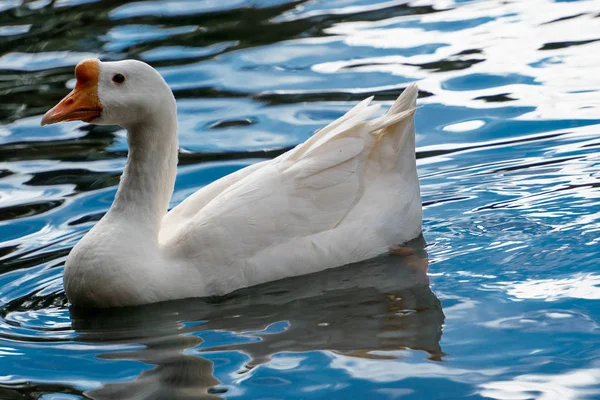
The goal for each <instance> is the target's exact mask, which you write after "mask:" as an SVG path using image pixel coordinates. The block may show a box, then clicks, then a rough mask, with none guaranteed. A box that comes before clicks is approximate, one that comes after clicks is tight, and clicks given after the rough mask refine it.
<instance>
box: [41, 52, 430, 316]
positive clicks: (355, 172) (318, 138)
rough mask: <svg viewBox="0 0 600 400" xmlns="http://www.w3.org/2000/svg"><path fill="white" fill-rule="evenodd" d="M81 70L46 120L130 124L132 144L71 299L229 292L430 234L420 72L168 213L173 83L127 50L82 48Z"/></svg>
mask: <svg viewBox="0 0 600 400" xmlns="http://www.w3.org/2000/svg"><path fill="white" fill-rule="evenodd" d="M117 75H120V76H117ZM76 77H77V85H76V87H75V89H74V90H73V92H71V94H69V95H68V96H67V97H66V98H65V99H63V100H62V101H61V102H60V103H59V104H58V105H57V106H56V107H54V108H53V109H52V110H50V111H48V113H46V115H45V116H44V119H43V120H42V123H43V124H45V123H55V122H60V121H65V120H74V119H81V120H84V121H88V122H93V123H96V124H111V125H112V124H115V125H121V126H123V127H124V128H126V129H127V130H128V135H127V137H128V144H129V155H128V161H127V165H126V167H125V170H124V172H123V176H122V178H121V183H120V185H119V189H118V191H117V194H116V197H115V200H114V203H113V205H112V206H111V208H110V210H109V211H108V212H107V214H106V215H105V216H104V217H103V218H102V219H101V220H100V221H99V222H98V223H97V224H96V226H94V227H93V228H92V229H91V230H90V231H89V232H88V233H87V234H86V235H85V236H84V237H83V239H82V240H80V241H79V243H78V244H77V245H76V246H75V247H74V248H73V250H72V251H71V253H70V254H69V256H68V259H67V263H66V266H65V271H64V284H65V291H66V293H67V296H68V298H69V300H70V301H71V302H72V303H73V304H75V305H80V306H93V307H112V306H126V305H137V304H144V303H152V302H159V301H165V300H173V299H179V298H185V297H202V296H212V295H223V294H226V293H229V292H232V291H234V290H236V289H239V288H242V287H247V286H253V285H257V284H260V283H264V282H268V281H272V280H276V279H281V278H286V277H290V276H297V275H301V274H307V273H312V272H317V271H320V270H323V269H326V268H331V267H336V266H341V265H345V264H348V263H352V262H357V261H361V260H366V259H369V258H372V257H375V256H377V255H380V254H383V253H386V252H388V251H390V249H392V248H394V247H396V246H398V245H400V244H402V243H404V242H407V241H409V240H411V239H413V238H415V237H417V236H418V235H419V234H420V233H421V218H422V207H421V199H420V191H419V183H418V177H417V171H416V161H415V132H414V113H415V105H416V98H417V88H416V86H415V85H411V86H409V87H408V88H407V89H406V90H404V92H403V93H402V95H401V96H400V97H399V98H398V100H396V102H395V103H394V104H393V105H392V106H391V108H390V109H389V110H388V111H387V113H386V114H385V115H383V116H380V117H375V118H374V116H375V114H376V113H377V110H378V106H377V105H370V102H371V99H372V98H369V99H366V100H364V101H363V102H361V103H360V104H358V105H357V106H356V107H354V108H353V109H352V110H350V111H349V112H348V113H347V114H345V115H344V116H342V117H341V118H339V119H338V120H336V121H334V122H332V123H331V124H329V125H328V126H327V127H325V128H323V129H321V130H319V131H318V132H317V133H315V134H314V135H313V136H312V137H311V138H310V139H308V140H307V141H306V142H304V143H301V144H299V145H298V146H296V147H295V148H293V149H292V150H290V151H288V152H286V153H284V154H282V155H280V156H279V157H277V158H275V159H272V160H268V161H263V162H259V163H257V164H254V165H251V166H249V167H246V168H243V169H241V170H239V171H237V172H235V173H233V174H231V175H228V176H225V177H224V178H222V179H219V180H217V181H215V182H213V183H211V184H210V185H208V186H206V187H204V188H202V189H200V190H199V191H197V192H196V193H194V194H193V195H191V196H190V197H189V198H187V199H186V200H184V201H183V202H182V203H181V204H179V205H178V206H177V207H175V208H174V209H172V210H171V211H169V212H167V208H168V204H169V200H170V197H171V194H172V192H173V186H174V182H175V175H176V172H177V149H178V142H177V119H176V105H175V100H174V98H173V94H172V92H171V90H170V89H169V87H168V85H167V84H166V83H165V82H164V80H163V79H162V77H161V76H160V75H159V74H158V72H156V71H155V70H154V69H152V68H151V67H150V66H148V65H146V64H144V63H142V62H139V61H132V60H127V61H119V62H100V61H98V60H86V61H83V62H81V63H80V64H78V66H77V68H76ZM121 77H123V78H124V80H123V82H120V81H121Z"/></svg>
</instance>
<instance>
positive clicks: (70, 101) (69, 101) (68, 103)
mask: <svg viewBox="0 0 600 400" xmlns="http://www.w3.org/2000/svg"><path fill="white" fill-rule="evenodd" d="M73 102H74V100H73V99H69V100H67V102H66V104H67V105H69V106H70V105H71V104H73Z"/></svg>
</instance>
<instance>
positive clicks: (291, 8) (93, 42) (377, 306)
mask: <svg viewBox="0 0 600 400" xmlns="http://www.w3.org/2000/svg"><path fill="white" fill-rule="evenodd" d="M86 57H100V58H101V59H103V60H118V59H124V58H136V59H140V60H144V61H146V62H149V63H151V64H152V65H153V66H155V67H156V68H157V69H158V70H159V71H160V72H161V73H162V74H163V76H164V77H165V79H166V80H167V82H168V83H169V85H170V86H171V87H172V88H173V90H174V92H175V95H176V97H177V100H178V118H179V122H180V141H181V153H180V166H179V175H178V179H177V183H176V192H175V195H174V196H173V200H172V205H176V204H178V203H179V202H180V201H181V200H182V199H184V198H185V197H187V196H188V195H189V194H191V193H193V192H194V191H195V190H197V189H198V188H200V187H202V186H204V185H206V184H208V183H210V182H212V181H213V180H215V179H218V178H220V177H222V176H224V175H226V174H229V173H231V172H233V171H235V170H237V169H239V168H242V167H244V166H247V165H250V164H252V163H255V162H257V161H260V160H263V159H266V158H271V157H274V156H276V155H278V154H280V153H281V152H283V151H285V150H286V149H289V148H290V147H292V146H294V145H296V144H297V143H299V142H301V141H303V140H305V139H307V138H308V137H310V135H311V134H312V132H314V130H315V129H318V128H320V127H322V126H323V125H325V124H327V123H328V122H330V121H332V120H334V119H336V118H337V117H339V116H341V115H342V114H343V113H344V112H345V111H347V110H348V109H349V108H351V107H352V106H353V105H354V104H356V102H357V101H359V100H361V99H363V98H365V97H367V96H370V95H372V94H374V95H376V100H375V101H376V102H379V103H382V104H384V105H386V106H387V105H390V104H391V103H392V101H393V100H394V99H395V98H396V97H397V96H398V95H399V94H400V93H401V92H402V90H403V88H405V87H406V86H407V84H408V83H409V82H413V81H417V82H418V83H419V87H420V96H419V104H420V106H421V108H420V109H419V111H418V113H417V121H416V123H417V147H418V149H417V157H418V166H419V175H420V177H421V186H422V197H423V204H424V222H423V223H424V224H423V226H424V232H423V234H424V240H421V241H416V242H415V243H412V244H411V246H412V247H413V248H414V249H415V252H414V254H412V255H409V256H403V257H402V256H393V257H382V258H379V259H376V260H372V261H369V262H365V263H359V264H357V265H352V266H347V267H343V268H339V269H334V270H328V271H324V272H322V273H319V274H314V275H309V276H304V277H300V278H296V279H292V280H284V281H281V282H273V283H269V284H267V285H264V286H261V287H257V288H250V289H246V290H243V291H241V292H239V293H236V294H234V295H231V296H227V297H226V298H222V299H192V300H182V301H177V302H171V303H165V304H160V305H152V306H146V307H135V308H126V309H120V310H106V311H102V312H90V311H89V310H82V309H75V308H70V307H69V304H68V301H67V299H66V297H65V295H64V290H63V288H62V268H63V265H64V261H65V258H66V255H67V254H68V252H69V250H70V248H72V246H73V245H74V244H75V243H76V242H77V241H78V240H79V239H80V238H81V236H82V235H83V234H85V232H87V231H88V230H89V229H90V228H91V227H92V226H93V225H94V223H95V222H96V221H98V220H99V219H100V218H101V216H102V215H103V213H104V212H105V211H106V210H107V208H108V207H109V206H110V203H111V201H112V198H113V196H114V194H115V191H116V185H117V184H118V179H119V174H120V172H121V170H122V168H123V166H124V164H125V157H126V151H127V148H126V140H125V132H124V131H123V130H121V129H119V128H115V127H94V126H90V125H87V124H84V123H78V122H75V123H69V124H60V125H52V126H49V127H44V128H42V127H40V126H39V123H40V120H41V116H42V115H43V113H44V112H45V111H46V110H47V109H48V108H50V107H51V106H53V105H54V104H55V103H56V102H57V101H58V100H60V99H61V98H62V97H63V96H64V95H65V94H66V93H67V92H68V90H69V88H70V87H72V86H73V84H74V82H73V67H74V66H75V65H76V63H77V62H78V61H80V60H81V59H84V58H86ZM598 71H600V2H599V1H597V0H588V1H564V0H563V1H559V0H556V1H550V0H528V1H499V0H498V1H496V0H488V1H459V0H415V1H411V2H406V1H395V0H368V1H367V0H364V1H363V0H311V1H291V0H262V1H259V0H255V1H252V0H221V1H212V0H202V1H183V0H179V1H175V0H174V1H140V2H121V1H112V0H106V1H90V0H87V1H86V0H55V1H52V0H36V1H22V0H4V1H2V2H0V95H1V96H2V100H3V101H2V102H1V104H0V358H1V360H0V398H2V399H44V400H48V399H81V398H93V399H121V398H122V399H196V398H201V399H219V398H222V399H236V398H239V399H397V398H409V399H459V398H469V399H480V398H491V399H544V400H547V399H584V398H589V399H594V398H600V361H599V360H600V346H599V344H598V343H600V340H599V339H598V334H599V332H600V329H599V325H598V324H599V321H600V302H599V301H600V268H599V267H598V259H599V258H600V151H599V150H600V100H599V99H600V97H599V94H600V74H598Z"/></svg>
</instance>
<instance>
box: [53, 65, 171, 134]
mask: <svg viewBox="0 0 600 400" xmlns="http://www.w3.org/2000/svg"><path fill="white" fill-rule="evenodd" d="M75 78H76V80H77V81H76V83H75V88H74V89H73V90H72V91H71V93H69V94H68V95H67V96H66V97H65V98H63V99H62V100H61V101H60V102H59V103H58V104H57V105H56V106H54V107H53V108H52V109H50V110H49V111H48V112H47V113H46V114H45V115H44V117H43V118H42V125H48V124H54V123H57V122H63V121H84V122H89V123H93V124H96V125H120V126H122V127H125V128H127V127H129V126H134V125H136V124H138V123H141V122H144V121H148V119H150V118H152V117H154V116H156V115H161V114H164V113H165V112H167V113H174V112H175V99H174V98H173V93H172V92H171V89H170V88H169V86H168V85H167V83H166V82H165V80H164V79H163V78H162V76H161V75H160V74H159V73H158V72H157V71H156V70H155V69H154V68H152V67H151V66H149V65H148V64H146V63H143V62H141V61H136V60H124V61H115V62H102V61H100V60H97V59H89V60H84V61H81V62H80V63H79V64H77V66H76V67H75Z"/></svg>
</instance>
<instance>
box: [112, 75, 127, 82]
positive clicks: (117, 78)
mask: <svg viewBox="0 0 600 400" xmlns="http://www.w3.org/2000/svg"><path fill="white" fill-rule="evenodd" d="M113 82H114V83H118V84H121V83H123V82H125V77H124V76H123V75H121V74H115V76H113Z"/></svg>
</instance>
